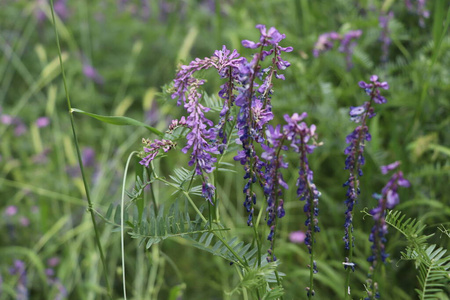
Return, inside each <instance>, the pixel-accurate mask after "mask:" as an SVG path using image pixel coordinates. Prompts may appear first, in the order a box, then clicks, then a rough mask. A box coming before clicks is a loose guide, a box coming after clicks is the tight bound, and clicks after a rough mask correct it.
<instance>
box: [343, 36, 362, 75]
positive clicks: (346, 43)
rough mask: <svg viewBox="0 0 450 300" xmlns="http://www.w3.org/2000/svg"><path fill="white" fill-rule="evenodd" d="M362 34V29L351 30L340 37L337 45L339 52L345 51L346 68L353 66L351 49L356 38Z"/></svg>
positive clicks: (354, 45)
mask: <svg viewBox="0 0 450 300" xmlns="http://www.w3.org/2000/svg"><path fill="white" fill-rule="evenodd" d="M361 35H362V30H351V31H349V32H347V33H346V34H345V35H344V37H343V38H342V41H341V45H340V46H339V52H342V53H345V54H346V56H345V61H346V62H347V70H349V69H351V68H352V67H353V63H352V56H353V49H354V48H355V47H356V45H357V43H356V40H357V39H359V38H360V37H361Z"/></svg>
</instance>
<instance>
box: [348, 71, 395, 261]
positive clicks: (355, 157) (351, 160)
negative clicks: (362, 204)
mask: <svg viewBox="0 0 450 300" xmlns="http://www.w3.org/2000/svg"><path fill="white" fill-rule="evenodd" d="M370 81H371V83H366V82H364V81H360V82H359V86H360V87H361V88H362V89H364V91H365V92H366V94H367V95H369V96H370V100H369V101H367V102H365V103H364V104H363V105H361V106H358V107H351V108H350V118H351V120H352V121H354V122H355V123H357V124H360V125H358V126H357V127H356V128H355V130H354V131H353V132H352V133H350V134H349V135H348V136H347V138H346V142H347V143H348V144H349V146H348V147H347V148H346V149H345V151H344V153H345V154H346V155H347V158H346V160H345V169H346V170H348V171H349V172H350V175H349V178H348V180H347V181H346V182H345V183H344V187H347V194H346V196H347V199H346V200H345V205H346V206H347V210H346V211H345V224H344V227H345V235H344V242H345V249H347V250H350V256H352V249H353V243H354V237H353V236H352V232H353V225H352V221H353V206H354V205H355V203H356V200H357V198H358V195H359V194H360V189H359V179H358V177H360V176H362V175H363V172H362V169H361V167H362V166H363V165H364V164H365V159H364V155H363V154H364V148H365V142H366V141H370V140H371V135H370V133H369V128H368V126H367V120H368V119H370V118H373V117H374V116H375V115H376V114H375V112H374V109H373V106H372V105H373V104H374V103H375V104H383V103H385V102H386V98H384V97H383V96H381V94H380V91H379V89H380V88H382V89H385V90H387V89H388V88H389V85H388V84H387V82H379V81H378V76H376V75H372V76H371V77H370ZM350 260H351V257H350ZM348 264H353V262H351V261H350V262H346V264H344V267H345V268H347V266H348Z"/></svg>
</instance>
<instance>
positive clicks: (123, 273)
mask: <svg viewBox="0 0 450 300" xmlns="http://www.w3.org/2000/svg"><path fill="white" fill-rule="evenodd" d="M137 153H138V152H137V151H133V152H131V153H130V155H129V156H128V159H127V163H126V165H125V172H124V175H123V181H122V199H121V201H120V202H121V205H120V248H121V252H122V283H123V298H124V300H127V288H126V284H125V241H124V232H123V220H124V210H125V209H124V201H125V184H126V181H127V173H128V166H129V165H130V161H131V158H132V157H133V155H135V154H137Z"/></svg>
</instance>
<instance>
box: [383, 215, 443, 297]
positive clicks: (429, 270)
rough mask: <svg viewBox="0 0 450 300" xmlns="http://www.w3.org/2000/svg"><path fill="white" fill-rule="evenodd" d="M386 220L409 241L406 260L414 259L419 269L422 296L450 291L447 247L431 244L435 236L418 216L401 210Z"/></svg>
mask: <svg viewBox="0 0 450 300" xmlns="http://www.w3.org/2000/svg"><path fill="white" fill-rule="evenodd" d="M386 223H388V224H389V225H391V226H392V227H394V228H395V229H397V230H398V231H399V232H401V233H402V234H403V235H404V236H405V237H406V239H407V240H408V246H407V248H406V250H405V252H402V259H405V260H413V261H414V263H415V266H416V269H418V272H419V275H418V276H417V278H418V281H419V286H420V289H416V292H417V294H418V295H419V299H421V300H423V299H437V294H438V293H441V292H445V291H447V292H449V284H450V274H449V270H450V255H445V254H446V253H447V249H444V248H442V247H438V246H436V245H435V244H432V245H428V244H427V243H426V241H427V240H428V239H429V238H430V237H431V236H433V234H431V235H424V234H423V233H422V232H423V230H424V229H425V227H426V226H425V225H421V224H420V222H418V221H417V220H415V219H411V218H408V219H406V216H405V215H404V214H402V213H401V212H400V211H390V212H389V213H388V214H387V216H386Z"/></svg>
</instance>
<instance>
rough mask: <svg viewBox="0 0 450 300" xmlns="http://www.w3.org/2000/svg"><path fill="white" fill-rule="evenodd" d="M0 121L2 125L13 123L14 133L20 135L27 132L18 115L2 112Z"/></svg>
mask: <svg viewBox="0 0 450 300" xmlns="http://www.w3.org/2000/svg"><path fill="white" fill-rule="evenodd" d="M0 122H1V123H3V124H4V125H8V126H9V125H14V126H15V127H14V135H15V136H21V135H23V134H25V133H26V132H27V126H26V125H25V124H24V123H23V121H22V120H21V119H20V118H19V117H13V116H10V115H6V114H2V115H1V116H0Z"/></svg>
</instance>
